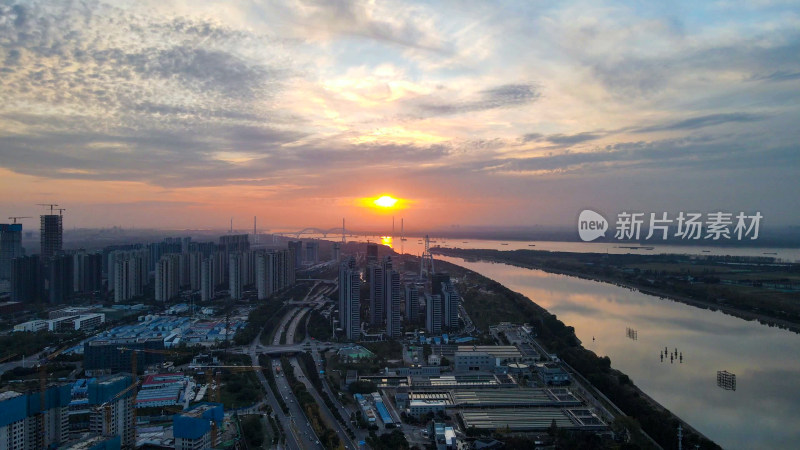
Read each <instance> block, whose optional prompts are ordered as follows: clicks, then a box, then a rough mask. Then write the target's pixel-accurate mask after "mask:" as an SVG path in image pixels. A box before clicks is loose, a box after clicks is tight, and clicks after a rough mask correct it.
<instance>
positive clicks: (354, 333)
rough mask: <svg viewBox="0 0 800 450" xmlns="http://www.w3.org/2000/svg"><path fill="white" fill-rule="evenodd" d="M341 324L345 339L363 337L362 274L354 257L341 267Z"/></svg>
mask: <svg viewBox="0 0 800 450" xmlns="http://www.w3.org/2000/svg"><path fill="white" fill-rule="evenodd" d="M339 324H340V326H341V328H342V330H343V332H344V336H345V338H347V339H350V340H354V341H355V340H358V339H359V338H360V337H361V274H360V272H359V270H358V268H357V267H356V259H355V258H354V257H350V258H349V259H348V260H347V261H346V262H343V263H342V264H341V265H340V266H339Z"/></svg>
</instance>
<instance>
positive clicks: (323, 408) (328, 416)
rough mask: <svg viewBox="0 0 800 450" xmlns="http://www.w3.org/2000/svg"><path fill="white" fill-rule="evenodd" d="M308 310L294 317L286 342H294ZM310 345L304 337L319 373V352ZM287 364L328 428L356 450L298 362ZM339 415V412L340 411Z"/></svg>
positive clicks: (346, 444)
mask: <svg viewBox="0 0 800 450" xmlns="http://www.w3.org/2000/svg"><path fill="white" fill-rule="evenodd" d="M310 310H311V309H310V308H306V309H304V310H302V311H301V312H300V313H299V314H297V316H295V318H294V320H292V323H291V324H290V325H289V328H288V330H287V331H286V333H287V334H286V342H295V333H296V332H297V326H298V324H299V323H300V321H301V320H306V322H307V321H308V317H306V313H308V312H309V311H310ZM311 343H312V342H311V341H309V338H308V336H307V335H306V337H305V340H304V345H306V346H308V348H309V350H310V349H311V348H313V350H314V352H313V353H312V357H313V358H314V361H316V362H317V364H316V367H317V370H318V371H319V370H320V369H321V367H320V363H319V360H320V356H319V352H318V350H317V343H316V342H314V343H313V345H309V344H311ZM289 362H290V363H291V364H292V366H293V367H294V372H295V374H296V376H297V378H298V380H299V381H301V382H302V383H303V384H304V385H305V386H306V389H307V390H308V392H309V393H310V394H311V396H312V397H314V401H315V402H316V403H317V405H319V409H320V412H321V413H322V414H323V415H324V416H325V420H326V422H327V423H328V426H329V427H332V429H333V430H334V431H336V434H337V435H338V436H339V439H340V440H341V441H342V442H343V443H344V444H345V446H346V447H347V448H352V449H354V448H356V445H355V443H354V442H353V441H352V440H351V439H350V437H349V436H348V435H347V432H346V430H345V428H344V427H343V425H342V424H341V423H339V421H338V420H336V417H335V416H334V415H333V413H332V412H331V411H330V409H329V408H328V405H326V404H325V401H324V400H323V399H322V396H321V395H320V393H319V392H318V391H317V389H316V387H314V385H313V384H312V383H311V382H310V381H309V380H308V378H307V377H306V376H305V375H307V374H305V371H304V370H303V368H302V367H301V364H300V361H299V360H298V359H297V358H296V357H291V358H290V359H289ZM320 378H323V379H324V377H320ZM323 386H324V384H323ZM328 395H329V396H330V397H331V400H333V399H334V398H333V396H332V395H331V393H330V390H328ZM337 403H338V402H337ZM340 414H341V411H340ZM349 417H350V416H349V414H344V415H342V418H343V419H344V420H349Z"/></svg>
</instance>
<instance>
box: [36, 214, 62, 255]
mask: <svg viewBox="0 0 800 450" xmlns="http://www.w3.org/2000/svg"><path fill="white" fill-rule="evenodd" d="M62 220H63V217H62V216H60V215H57V214H45V215H42V216H39V223H40V228H39V232H40V236H39V241H40V244H41V257H42V258H49V257H51V256H53V255H56V254H58V253H60V252H61V249H62V245H63V229H62V225H63V222H62Z"/></svg>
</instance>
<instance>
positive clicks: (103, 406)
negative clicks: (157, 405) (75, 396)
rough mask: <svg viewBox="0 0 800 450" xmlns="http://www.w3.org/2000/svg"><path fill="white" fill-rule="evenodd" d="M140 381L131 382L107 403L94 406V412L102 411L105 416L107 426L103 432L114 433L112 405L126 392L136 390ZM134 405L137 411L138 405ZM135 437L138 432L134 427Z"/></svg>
mask: <svg viewBox="0 0 800 450" xmlns="http://www.w3.org/2000/svg"><path fill="white" fill-rule="evenodd" d="M139 383H140V382H139V381H136V382H134V383H131V384H130V385H128V387H126V388H125V389H123V390H122V391H120V392H119V393H117V395H115V396H113V397H111V398H110V399H108V400H107V401H106V402H105V403H103V404H101V405H99V406H96V407H94V408H93V411H94V412H102V413H103V415H104V418H105V420H104V423H105V427H106V428H105V429H104V430H103V431H102V433H103V434H105V435H111V434H113V433H114V432H113V430H112V428H111V405H112V404H113V403H114V402H115V401H117V400H118V399H119V398H121V397H123V396H124V395H125V394H127V393H128V392H130V391H131V390H134V389H135V388H136V387H137V386H138V385H139ZM133 407H134V411H135V410H136V405H135V404H134V405H133ZM135 438H136V434H135V429H134V439H135ZM134 442H135V441H134Z"/></svg>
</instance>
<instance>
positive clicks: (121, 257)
mask: <svg viewBox="0 0 800 450" xmlns="http://www.w3.org/2000/svg"><path fill="white" fill-rule="evenodd" d="M108 260H109V276H110V277H111V278H109V279H108V284H109V287H110V288H113V290H114V301H115V302H117V303H119V302H125V301H128V300H130V299H132V298H135V297H140V296H142V295H143V294H144V286H145V285H146V284H147V281H148V271H147V264H148V252H147V250H144V249H140V250H130V251H124V250H115V251H112V252H111V253H109V255H108Z"/></svg>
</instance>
